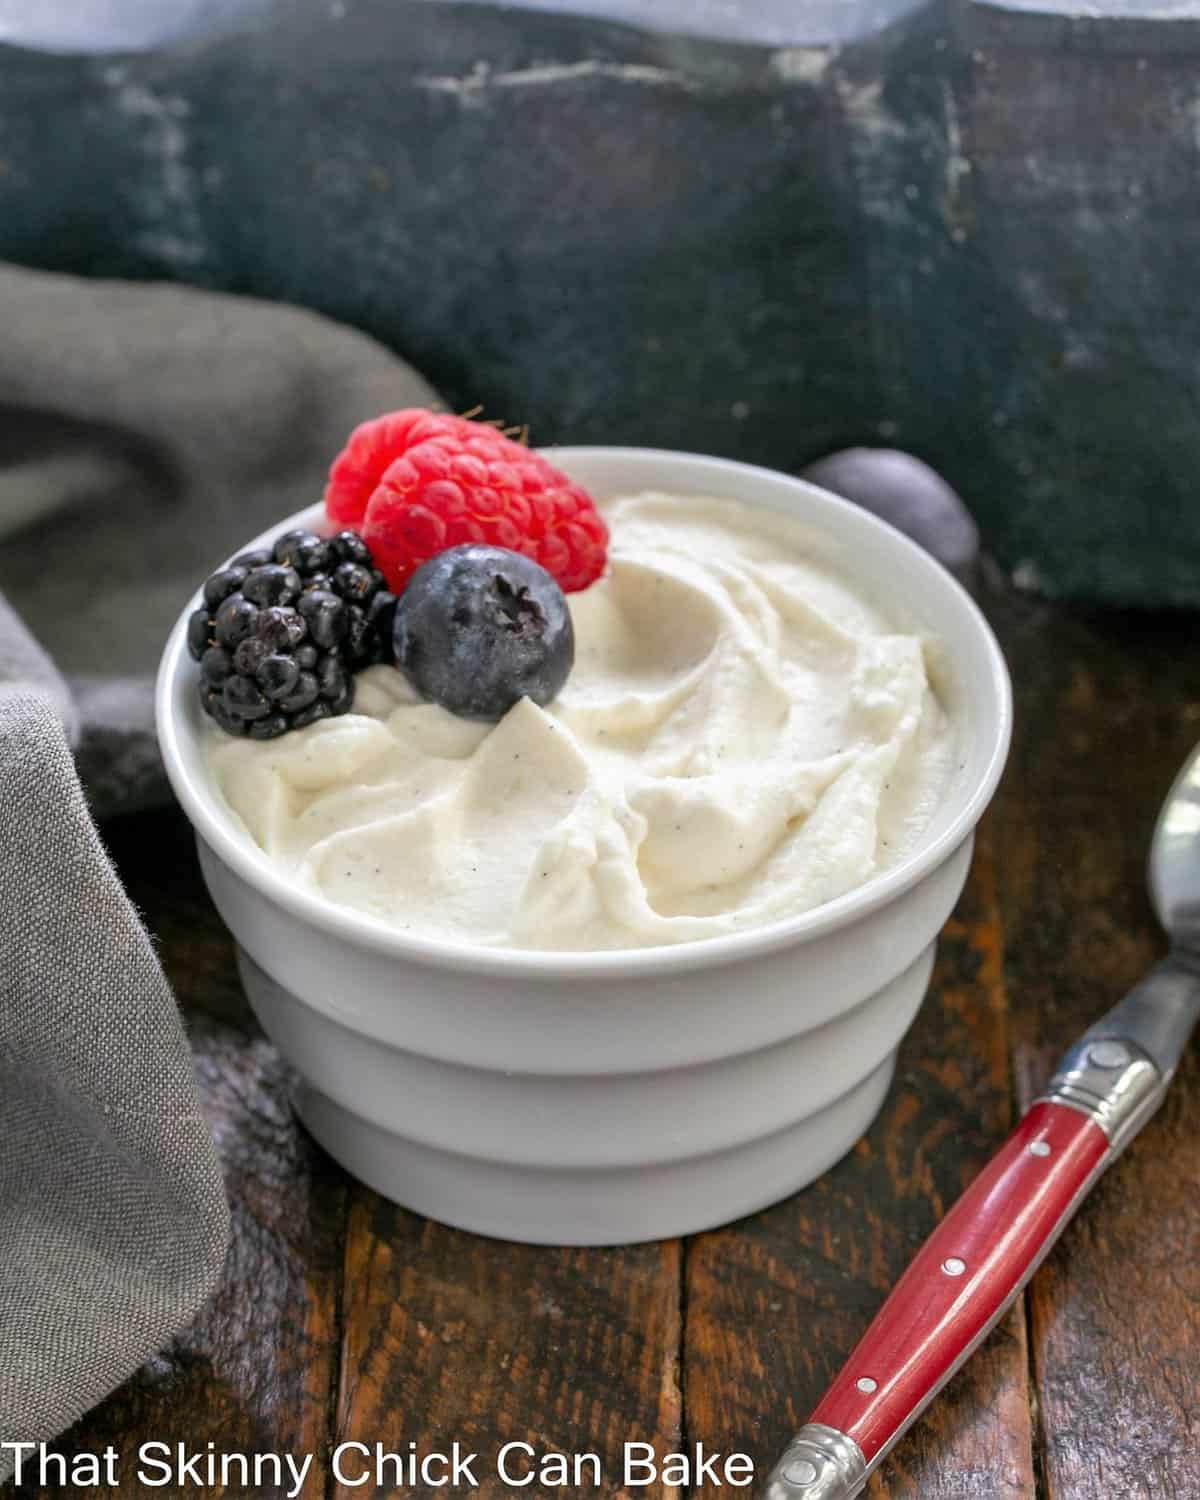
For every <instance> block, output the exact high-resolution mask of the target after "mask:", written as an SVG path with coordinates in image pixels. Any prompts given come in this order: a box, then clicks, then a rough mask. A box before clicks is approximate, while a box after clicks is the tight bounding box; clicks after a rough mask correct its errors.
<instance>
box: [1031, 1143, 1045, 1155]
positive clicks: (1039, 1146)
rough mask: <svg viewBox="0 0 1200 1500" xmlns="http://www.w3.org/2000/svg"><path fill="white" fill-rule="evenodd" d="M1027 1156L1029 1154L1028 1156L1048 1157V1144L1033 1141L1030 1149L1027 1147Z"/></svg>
mask: <svg viewBox="0 0 1200 1500" xmlns="http://www.w3.org/2000/svg"><path fill="white" fill-rule="evenodd" d="M1029 1154H1030V1156H1049V1155H1050V1142H1049V1141H1033V1142H1032V1143H1031V1145H1030V1147H1029Z"/></svg>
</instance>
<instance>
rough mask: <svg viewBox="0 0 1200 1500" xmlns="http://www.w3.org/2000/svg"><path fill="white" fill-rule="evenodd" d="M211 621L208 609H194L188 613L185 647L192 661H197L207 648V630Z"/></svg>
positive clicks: (210, 625) (210, 626) (210, 627)
mask: <svg viewBox="0 0 1200 1500" xmlns="http://www.w3.org/2000/svg"><path fill="white" fill-rule="evenodd" d="M211 629H212V622H211V621H210V619H209V617H208V610H206V609H194V610H193V611H192V612H191V614H190V615H188V622H187V648H188V653H189V655H190V656H191V657H192V659H193V660H194V661H199V660H200V658H201V657H202V656H203V655H204V653H205V652H206V651H207V650H208V642H209V632H210V630H211Z"/></svg>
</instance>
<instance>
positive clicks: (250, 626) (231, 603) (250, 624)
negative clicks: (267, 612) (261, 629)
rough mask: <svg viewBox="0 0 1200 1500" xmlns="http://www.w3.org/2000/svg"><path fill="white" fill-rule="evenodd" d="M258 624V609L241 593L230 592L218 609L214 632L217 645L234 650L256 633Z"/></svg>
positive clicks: (227, 649)
mask: <svg viewBox="0 0 1200 1500" xmlns="http://www.w3.org/2000/svg"><path fill="white" fill-rule="evenodd" d="M257 624H258V610H257V609H256V608H255V606H254V605H253V604H251V603H250V601H249V599H246V598H244V597H243V596H242V595H241V594H230V596H229V598H228V599H226V600H224V601H223V603H222V604H221V607H220V608H219V609H218V610H217V613H216V616H215V618H214V624H213V634H214V635H215V636H216V638H217V645H218V646H224V647H225V649H226V651H233V650H234V649H235V648H236V647H238V646H240V645H241V643H242V642H243V641H244V640H247V639H248V638H249V637H250V636H252V635H253V634H254V630H255V627H256V626H257Z"/></svg>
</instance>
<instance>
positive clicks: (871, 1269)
mask: <svg viewBox="0 0 1200 1500" xmlns="http://www.w3.org/2000/svg"><path fill="white" fill-rule="evenodd" d="M1001 969H1002V956H1001V937H1000V929H999V924H998V920H997V909H996V899H995V889H994V878H993V861H992V855H991V848H990V836H989V831H988V828H987V825H986V824H985V827H984V829H983V831H982V836H981V838H980V842H979V848H978V852H977V854H976V858H975V865H974V869H973V872H972V875H971V879H970V881H969V883H968V887H967V890H966V892H965V893H964V897H963V899H962V901H961V902H960V905H959V909H958V912H957V914H956V916H955V917H954V919H953V920H952V921H951V923H950V924H949V926H948V927H947V929H946V931H945V933H944V935H943V938H942V943H941V949H940V954H939V959H938V964H937V967H936V969H935V972H934V978H933V983H932V986H931V990H930V994H929V997H928V999H927V1000H926V1002H925V1005H924V1007H923V1009H922V1011H921V1013H920V1015H919V1016H918V1019H917V1022H916V1024H915V1025H914V1027H913V1030H912V1032H911V1033H910V1034H909V1036H908V1038H907V1039H906V1040H905V1042H904V1044H903V1047H902V1049H901V1054H900V1061H899V1066H898V1071H897V1079H896V1083H895V1085H894V1086H893V1089H892V1092H891V1094H890V1096H889V1098H888V1100H887V1102H886V1104H885V1106H884V1109H883V1112H882V1114H881V1115H880V1117H879V1119H878V1121H877V1122H876V1123H875V1125H874V1126H873V1128H872V1129H871V1131H870V1132H869V1133H868V1135H867V1136H866V1137H865V1139H864V1140H862V1141H860V1142H859V1144H858V1145H857V1147H856V1148H855V1149H854V1151H853V1152H852V1153H851V1154H850V1155H849V1156H848V1157H847V1158H846V1159H845V1160H843V1161H842V1162H841V1163H839V1164H838V1165H837V1166H836V1167H835V1168H834V1169H833V1170H832V1171H831V1172H830V1173H828V1174H827V1176H825V1177H824V1178H822V1179H821V1180H820V1181H819V1182H817V1183H814V1184H813V1185H812V1186H811V1187H810V1188H808V1189H806V1190H805V1191H804V1192H802V1193H799V1194H798V1195H796V1196H795V1197H794V1198H792V1199H790V1200H789V1201H787V1202H785V1203H782V1204H779V1205H778V1206H776V1207H775V1208H772V1209H769V1210H767V1211H766V1212H765V1213H761V1214H757V1215H755V1216H754V1217H752V1218H749V1219H746V1220H744V1221H743V1222H741V1223H739V1224H735V1225H733V1226H732V1227H730V1228H728V1229H723V1230H717V1231H715V1232H713V1233H711V1234H707V1235H702V1236H699V1237H698V1238H697V1239H695V1240H694V1241H692V1242H691V1244H690V1245H689V1247H688V1254H687V1264H686V1287H687V1298H686V1307H687V1322H686V1327H685V1330H684V1391H685V1395H686V1426H687V1435H688V1438H689V1440H692V1441H703V1442H704V1443H705V1444H706V1446H708V1447H713V1446H718V1447H722V1448H726V1449H728V1448H730V1447H736V1448H741V1449H744V1450H745V1451H746V1452H748V1453H750V1454H752V1455H753V1456H754V1458H755V1459H756V1464H757V1471H758V1472H759V1473H760V1474H763V1473H765V1471H766V1468H767V1467H769V1465H770V1464H771V1463H772V1462H774V1460H775V1458H776V1457H778V1454H779V1452H780V1450H781V1449H782V1447H783V1446H784V1444H785V1443H786V1442H787V1440H788V1439H789V1438H790V1436H791V1435H792V1433H793V1432H794V1431H795V1430H796V1428H797V1427H798V1426H799V1425H800V1424H801V1423H802V1422H803V1421H804V1419H805V1418H806V1417H807V1415H808V1413H809V1411H810V1410H811V1409H812V1407H813V1406H814V1405H815V1403H816V1400H817V1398H818V1397H819V1396H820V1394H821V1392H822V1391H823V1389H824V1387H825V1386H826V1384H827V1383H828V1381H829V1379H830V1377H831V1376H832V1375H833V1373H834V1371H835V1370H836V1369H837V1367H838V1366H839V1365H840V1364H841V1363H842V1361H843V1360H844V1358H845V1357H846V1355H847V1354H848V1353H849V1351H850V1349H851V1347H852V1346H853V1344H854V1343H855V1342H856V1341H857V1339H858V1337H859V1335H860V1334H861V1333H862V1331H863V1329H864V1328H865V1327H866V1325H867V1323H868V1322H869V1320H870V1318H871V1315H872V1314H873V1313H874V1311H875V1309H876V1308H877V1307H878V1305H879V1303H880V1302H881V1301H882V1300H883V1298H884V1297H885V1295H886V1294H887V1292H888V1291H889V1290H890V1288H891V1286H892V1284H893V1283H894V1281H895V1279H896V1277H897V1276H898V1275H899V1273H900V1272H901V1271H902V1270H903V1268H904V1266H905V1265H906V1264H907V1262H908V1260H909V1259H910V1258H911V1256H912V1254H913V1253H914V1251H915V1250H916V1249H917V1247H918V1246H919V1245H920V1243H921V1241H922V1240H923V1239H924V1237H925V1236H926V1235H927V1234H928V1232H929V1230H930V1229H931V1228H932V1227H933V1225H934V1224H935V1223H936V1222H937V1220H938V1219H939V1217H940V1216H941V1214H942V1213H943V1212H944V1211H945V1209H946V1208H947V1207H948V1206H949V1204H950V1203H951V1202H952V1201H953V1200H954V1198H955V1197H957V1195H958V1193H959V1192H961V1190H962V1188H963V1187H964V1186H965V1185H966V1183H967V1182H968V1181H969V1180H970V1179H971V1177H972V1176H973V1175H974V1174H975V1172H976V1171H977V1170H978V1169H979V1167H980V1166H982V1165H983V1163H984V1162H985V1161H986V1159H987V1157H988V1156H989V1154H990V1153H991V1151H992V1150H993V1149H994V1147H995V1146H996V1145H997V1144H998V1142H999V1141H1000V1140H1001V1139H1002V1137H1003V1135H1004V1133H1005V1131H1006V1128H1007V1126H1008V1124H1009V1116H1010V1105H1009V1097H1010V1090H1009V1071H1008V1058H1007V1017H1006V1007H1005V998H1004V989H1003V983H1002V977H1001ZM1033 1486H1034V1478H1033V1454H1032V1433H1031V1419H1030V1412H1029V1403H1028V1384H1027V1360H1026V1348H1025V1337H1024V1324H1023V1319H1022V1313H1021V1309H1020V1307H1019V1306H1018V1308H1016V1309H1014V1311H1013V1312H1012V1313H1011V1314H1010V1315H1009V1317H1008V1318H1007V1319H1006V1320H1005V1322H1004V1323H1003V1325H1002V1326H1001V1327H1000V1328H999V1329H998V1330H997V1331H996V1333H995V1334H994V1335H993V1337H992V1338H991V1339H990V1340H989V1342H988V1343H987V1344H986V1345H985V1346H984V1347H983V1349H982V1350H981V1351H980V1353H979V1354H978V1355H977V1356H976V1357H975V1359H974V1360H972V1361H971V1363H970V1364H969V1365H968V1366H967V1367H966V1368H965V1369H964V1371H963V1372H962V1373H961V1374H960V1375H959V1377H958V1378H957V1379H956V1380H955V1381H954V1382H953V1384H952V1385H951V1386H950V1387H948V1389H947V1391H946V1392H945V1393H944V1394H943V1395H942V1397H940V1398H939V1399H938V1401H937V1402H935V1403H934V1405H933V1406H932V1407H931V1408H930V1409H929V1411H928V1413H927V1415H926V1417H925V1419H924V1420H923V1421H922V1422H921V1423H920V1424H919V1425H918V1426H917V1427H916V1428H915V1429H914V1431H913V1432H912V1433H911V1434H910V1435H909V1436H908V1438H906V1439H905V1440H904V1441H903V1442H902V1443H901V1444H900V1445H899V1446H898V1447H897V1448H896V1450H895V1452H894V1453H893V1454H892V1456H891V1457H890V1458H889V1459H888V1460H887V1461H886V1462H885V1464H884V1465H883V1466H882V1468H881V1470H880V1472H879V1473H878V1474H877V1475H876V1476H875V1477H874V1478H873V1479H872V1481H871V1486H870V1489H869V1491H868V1493H869V1494H871V1495H873V1496H876V1497H883V1496H889V1497H901V1496H904V1497H917V1496H920V1497H921V1500H967V1497H969V1496H970V1497H974V1496H979V1497H983V1496H987V1497H989V1500H995V1497H1014V1500H1015V1497H1022V1500H1024V1497H1027V1496H1032V1495H1033V1492H1034V1491H1033ZM700 1493H701V1494H706V1493H708V1491H707V1490H702V1491H700ZM712 1493H713V1494H714V1495H715V1494H716V1493H717V1492H716V1491H715V1489H714V1490H713V1491H712Z"/></svg>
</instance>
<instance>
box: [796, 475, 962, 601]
mask: <svg viewBox="0 0 1200 1500" xmlns="http://www.w3.org/2000/svg"><path fill="white" fill-rule="evenodd" d="M803 477H804V478H805V479H810V480H811V481H812V482H813V484H820V485H823V486H824V487H825V488H826V489H827V490H832V491H833V492H834V494H835V495H842V496H844V497H845V499H847V500H853V501H854V503H855V504H856V505H861V506H862V508H863V509H864V510H869V511H870V512H871V513H872V514H873V515H876V516H879V517H880V518H881V519H882V520H884V521H890V522H891V524H892V525H893V526H895V527H896V529H897V530H898V531H903V532H904V533H905V534H906V535H907V536H910V537H911V538H912V539H913V541H914V542H917V543H918V544H919V545H920V546H922V547H924V548H925V550H926V552H929V553H931V554H932V555H933V556H934V557H936V558H937V560H938V561H939V562H940V563H942V564H943V566H945V567H947V568H949V569H950V571H951V572H953V573H958V574H959V575H960V576H966V575H969V574H970V572H971V569H972V567H973V566H974V563H975V560H976V558H977V557H978V555H979V528H978V527H977V526H976V525H975V521H974V519H973V517H972V515H971V512H970V511H969V510H968V509H967V507H966V506H965V505H964V504H963V502H962V500H961V499H960V498H959V497H958V495H957V494H956V493H955V492H954V491H953V490H952V489H951V488H950V486H949V485H948V484H947V483H946V481H945V480H944V479H943V478H942V476H941V475H940V474H938V473H937V472H936V470H934V469H931V468H930V467H929V465H928V464H926V463H923V462H922V461H921V460H920V459H919V458H916V457H914V455H913V454H911V453H903V452H901V451H900V450H899V449H896V448H845V449H843V450H842V451H841V452H840V453H831V454H829V455H828V457H826V458H822V459H818V460H817V462H816V463H813V464H809V466H808V468H806V469H805V470H803Z"/></svg>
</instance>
